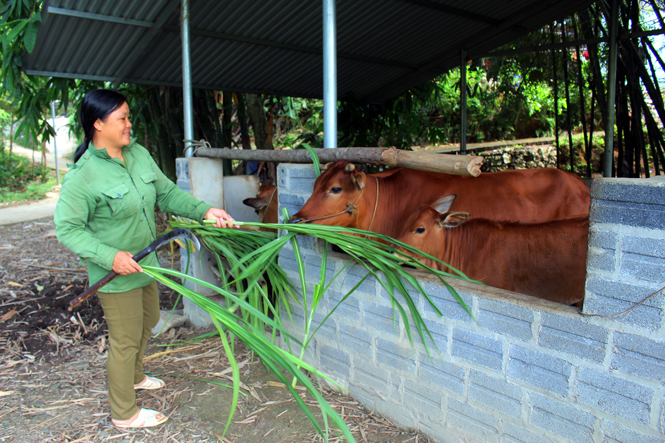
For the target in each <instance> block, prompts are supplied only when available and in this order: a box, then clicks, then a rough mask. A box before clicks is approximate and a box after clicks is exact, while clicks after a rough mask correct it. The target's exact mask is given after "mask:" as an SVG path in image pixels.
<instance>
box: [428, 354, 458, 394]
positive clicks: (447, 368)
mask: <svg viewBox="0 0 665 443" xmlns="http://www.w3.org/2000/svg"><path fill="white" fill-rule="evenodd" d="M418 378H419V379H420V380H421V381H423V382H426V383H430V384H432V385H434V386H438V387H440V388H442V389H445V390H447V391H449V392H452V393H454V394H457V395H462V394H463V393H464V368H462V367H460V366H458V365H456V364H454V363H451V362H448V361H442V360H440V359H439V358H437V357H436V356H435V357H434V360H433V361H432V360H430V359H429V357H427V354H422V353H421V354H420V366H419V367H418Z"/></svg>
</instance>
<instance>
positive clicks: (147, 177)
mask: <svg viewBox="0 0 665 443" xmlns="http://www.w3.org/2000/svg"><path fill="white" fill-rule="evenodd" d="M140 177H141V181H143V184H144V185H145V189H146V192H145V194H144V195H143V199H144V200H145V201H146V203H147V206H148V207H150V208H154V207H155V203H156V202H157V188H156V187H155V181H156V180H157V175H156V174H155V173H154V172H144V173H143V174H141V175H140Z"/></svg>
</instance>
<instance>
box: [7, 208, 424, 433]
mask: <svg viewBox="0 0 665 443" xmlns="http://www.w3.org/2000/svg"><path fill="white" fill-rule="evenodd" d="M164 249H165V250H163V251H161V253H160V254H161V255H160V260H161V261H162V266H170V263H171V258H172V257H170V251H169V250H168V248H164ZM174 263H175V265H176V267H177V264H178V263H179V260H178V258H177V257H175V260H174ZM82 268H83V266H81V265H79V262H78V258H77V257H76V256H75V255H74V254H72V253H71V252H70V251H69V250H67V249H66V248H65V247H63V246H62V245H60V244H59V243H58V241H57V239H56V238H55V236H54V225H53V220H52V217H47V218H44V219H41V220H37V221H33V222H27V223H19V224H15V225H9V226H0V442H102V441H114V442H162V443H166V442H176V443H184V442H212V441H220V439H221V433H222V432H223V429H224V426H225V424H226V421H227V419H228V409H229V405H230V402H231V395H232V390H231V389H230V388H229V387H225V386H221V385H220V384H228V385H230V384H231V377H230V374H231V371H230V368H229V366H228V361H227V360H226V357H225V356H224V350H223V348H222V346H221V343H220V341H219V339H214V338H209V339H206V340H204V341H198V342H193V343H191V342H190V343H184V344H183V343H182V342H183V341H184V340H186V339H189V338H193V337H197V336H199V335H201V334H203V333H205V332H208V331H206V330H194V329H192V328H188V327H181V328H176V329H172V330H170V331H168V332H167V333H165V334H163V335H162V336H160V337H157V338H156V339H153V340H151V342H150V343H149V345H148V350H147V351H146V356H147V357H146V371H149V372H150V373H152V374H156V375H158V376H160V377H161V378H163V379H164V380H165V381H166V384H167V386H166V388H164V389H162V390H159V391H139V393H138V399H139V405H140V406H143V407H147V408H152V409H157V410H160V411H162V412H164V413H165V414H166V415H168V416H169V417H170V420H169V421H168V422H166V423H165V424H164V425H161V426H159V427H155V428H150V429H145V430H120V429H117V428H115V427H114V426H112V425H111V418H110V415H109V406H108V399H107V392H106V378H105V373H106V371H105V364H106V352H107V343H108V338H107V330H106V324H105V322H104V319H103V314H102V310H101V307H100V306H99V302H98V299H97V297H95V296H93V297H91V298H90V299H89V301H86V302H84V304H83V305H81V307H80V308H78V309H76V310H75V311H74V312H73V313H72V312H69V311H68V310H67V306H68V303H69V300H71V298H72V297H73V296H75V295H78V294H79V293H80V292H82V290H83V289H84V288H85V287H86V286H87V278H86V274H85V272H84V271H83V269H82ZM160 295H161V304H162V309H169V308H171V307H173V304H174V302H175V301H176V294H174V293H173V292H172V291H170V290H168V289H167V288H165V287H161V288H160ZM235 350H236V355H235V358H236V359H237V361H238V362H240V364H241V366H242V367H241V369H240V372H241V382H242V385H241V386H242V389H241V392H242V395H241V396H240V399H239V402H238V409H237V410H236V414H235V416H234V417H233V423H232V425H231V427H230V428H229V432H228V433H227V435H226V438H225V439H224V441H225V442H234V443H235V442H238V443H243V442H250V443H252V442H262V443H273V442H274V443H277V442H298V443H306V442H316V441H322V439H321V438H320V437H319V436H318V435H317V434H316V433H315V432H314V428H313V427H312V425H311V423H310V422H309V421H308V420H307V418H305V417H304V414H302V413H301V412H300V411H299V408H298V406H297V405H296V403H295V401H294V400H293V398H292V397H291V395H290V393H289V391H288V390H287V389H286V388H285V387H284V386H283V385H281V384H280V383H279V382H277V381H276V378H275V377H274V375H272V374H270V373H269V372H268V371H267V370H266V369H265V368H264V367H263V365H262V363H261V362H260V361H259V360H258V359H256V358H255V357H253V356H252V355H251V354H250V353H248V352H247V351H246V350H245V348H244V347H243V346H242V344H241V343H236V346H235ZM322 392H323V393H324V395H325V397H326V398H327V399H328V401H329V403H330V404H331V405H332V406H333V407H335V409H336V410H337V411H338V412H339V413H340V414H341V416H342V417H343V418H344V419H345V421H346V423H347V425H348V426H349V428H350V429H351V431H352V432H353V434H354V436H355V438H356V440H357V441H359V442H367V443H377V442H395V443H397V442H428V440H427V439H426V438H424V437H423V436H422V435H418V434H415V433H409V432H404V431H401V430H400V429H398V428H396V427H395V426H393V425H392V424H391V423H390V422H389V421H387V420H385V419H384V418H382V417H380V416H378V415H376V414H372V413H371V412H370V411H366V410H365V409H364V408H363V407H362V406H361V405H359V403H358V402H357V401H355V400H354V399H353V398H351V397H348V396H343V395H340V394H338V393H336V392H333V391H331V390H329V389H326V388H322ZM300 395H301V397H302V398H303V399H304V400H305V402H306V403H307V404H309V405H310V406H311V410H312V411H313V412H314V413H315V414H316V404H315V403H314V402H313V400H312V398H311V397H310V396H309V395H308V394H306V393H305V392H303V391H300ZM330 441H333V442H334V441H340V439H339V438H338V437H334V436H333V438H331V439H330Z"/></svg>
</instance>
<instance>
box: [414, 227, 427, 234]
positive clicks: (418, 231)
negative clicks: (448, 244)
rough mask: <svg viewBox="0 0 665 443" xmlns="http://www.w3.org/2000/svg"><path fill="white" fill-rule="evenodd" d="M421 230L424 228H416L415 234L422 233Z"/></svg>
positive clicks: (423, 230)
mask: <svg viewBox="0 0 665 443" xmlns="http://www.w3.org/2000/svg"><path fill="white" fill-rule="evenodd" d="M423 232H425V228H418V229H416V234H422V233H423Z"/></svg>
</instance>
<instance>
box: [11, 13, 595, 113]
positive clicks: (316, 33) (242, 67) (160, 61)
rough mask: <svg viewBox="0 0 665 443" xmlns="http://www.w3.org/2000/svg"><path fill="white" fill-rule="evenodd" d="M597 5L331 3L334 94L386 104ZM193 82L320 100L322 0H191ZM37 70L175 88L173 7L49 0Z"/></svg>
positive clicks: (30, 58) (31, 63)
mask: <svg viewBox="0 0 665 443" xmlns="http://www.w3.org/2000/svg"><path fill="white" fill-rule="evenodd" d="M592 1H593V0H362V1H361V0H337V6H336V8H337V51H338V53H337V58H338V62H337V63H338V73H337V74H338V96H339V97H343V96H344V95H345V94H346V93H353V94H354V95H355V96H356V97H358V98H360V99H361V100H368V101H384V100H386V99H389V98H392V97H395V96H397V95H399V94H401V93H402V92H404V91H406V90H407V89H409V88H411V87H413V86H416V85H418V84H421V83H423V82H425V81H427V80H429V79H431V78H433V77H434V76H436V75H439V74H441V73H443V72H446V71H447V70H449V69H451V68H454V67H456V66H457V65H458V64H459V60H460V49H461V48H462V47H463V46H464V47H465V49H466V51H467V54H468V56H469V57H470V58H473V57H477V56H478V55H482V54H485V53H487V52H488V51H490V50H492V49H494V48H496V47H498V46H501V45H503V44H505V43H508V42H510V41H511V40H513V39H515V38H517V37H519V36H521V35H523V34H524V33H526V32H529V31H532V30H534V29H538V28H540V27H542V26H543V25H545V24H546V23H549V22H552V21H553V20H559V19H562V18H564V17H566V16H567V15H569V14H571V13H572V12H574V11H576V10H578V9H580V8H582V7H584V6H586V5H588V4H590V3H592ZM190 13H191V17H190V29H191V31H190V32H191V60H192V78H193V83H194V87H201V88H208V89H216V90H233V91H240V92H258V91H271V92H273V93H275V94H278V95H290V96H300V97H321V96H322V95H323V80H322V78H323V61H322V40H323V38H322V26H323V25H322V22H323V18H322V14H323V13H322V1H321V0H310V1H303V0H224V1H221V0H192V1H191V5H190ZM42 16H43V18H44V22H43V23H42V24H41V25H40V27H39V33H38V36H37V44H36V46H35V50H34V51H33V53H32V54H30V55H26V56H25V58H24V65H23V66H24V69H26V70H27V71H28V72H30V73H32V74H42V75H50V76H65V77H73V78H85V79H99V80H110V81H127V82H130V83H142V84H157V85H173V86H180V85H181V84H182V72H181V53H182V49H181V39H180V0H153V1H136V0H116V1H114V2H108V1H104V0H90V1H86V0H50V1H47V2H46V4H45V7H44V12H43V13H42Z"/></svg>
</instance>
